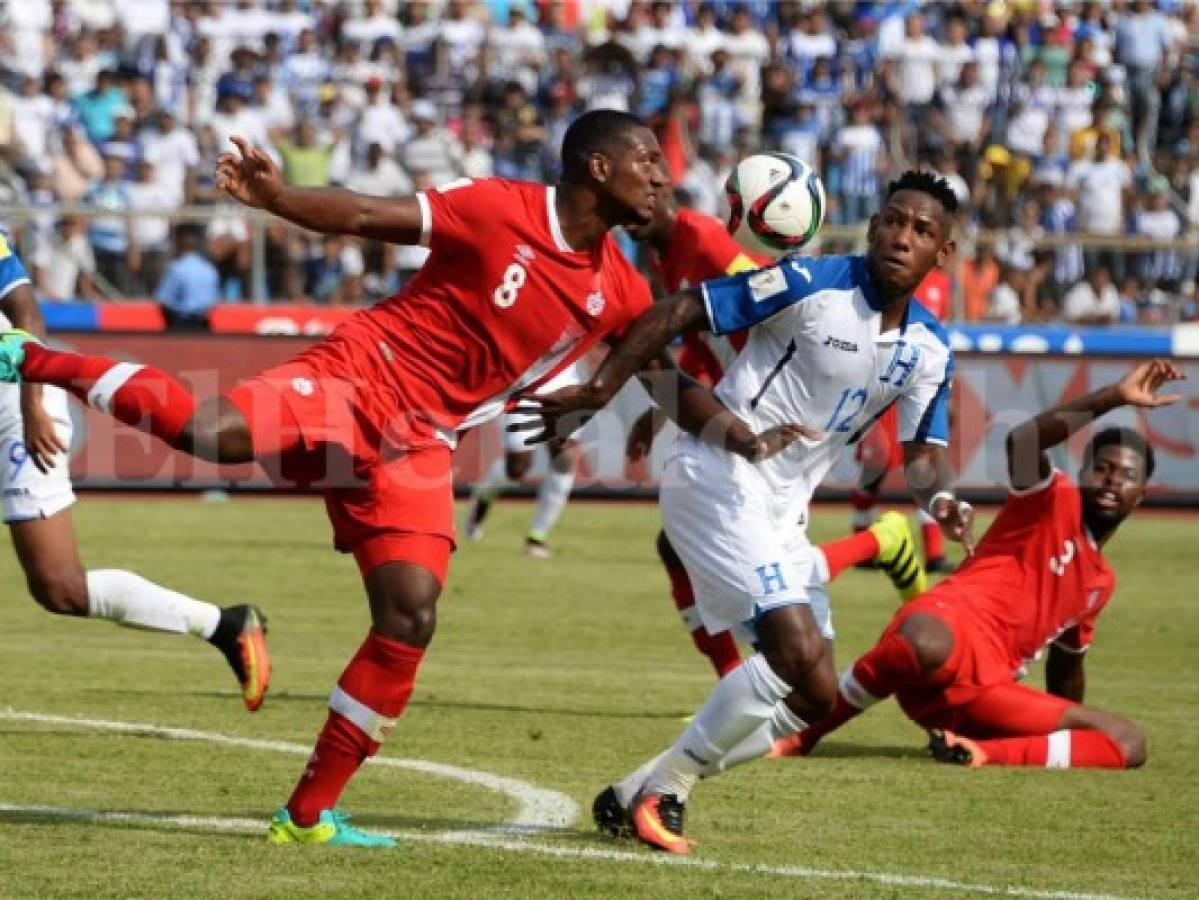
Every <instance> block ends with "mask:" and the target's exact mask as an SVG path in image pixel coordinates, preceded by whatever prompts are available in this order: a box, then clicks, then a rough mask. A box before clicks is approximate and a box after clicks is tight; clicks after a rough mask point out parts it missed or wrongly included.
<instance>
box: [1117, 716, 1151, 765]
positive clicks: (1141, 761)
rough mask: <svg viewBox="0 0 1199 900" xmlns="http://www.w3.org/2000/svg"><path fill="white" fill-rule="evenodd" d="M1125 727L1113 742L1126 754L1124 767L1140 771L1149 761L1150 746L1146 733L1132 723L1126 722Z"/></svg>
mask: <svg viewBox="0 0 1199 900" xmlns="http://www.w3.org/2000/svg"><path fill="white" fill-rule="evenodd" d="M1123 725H1124V727H1123V728H1121V729H1120V733H1119V734H1116V735H1114V736H1113V737H1112V740H1114V741H1115V742H1116V743H1117V744H1118V745H1119V747H1120V750H1121V752H1122V753H1123V754H1124V767H1125V768H1126V769H1139V768H1140V767H1141V766H1143V765H1145V763H1146V762H1147V761H1148V760H1149V746H1148V743H1147V741H1146V739H1145V732H1144V731H1142V730H1141V729H1140V728H1138V727H1137V726H1136V725H1133V724H1132V723H1131V722H1124V723H1123Z"/></svg>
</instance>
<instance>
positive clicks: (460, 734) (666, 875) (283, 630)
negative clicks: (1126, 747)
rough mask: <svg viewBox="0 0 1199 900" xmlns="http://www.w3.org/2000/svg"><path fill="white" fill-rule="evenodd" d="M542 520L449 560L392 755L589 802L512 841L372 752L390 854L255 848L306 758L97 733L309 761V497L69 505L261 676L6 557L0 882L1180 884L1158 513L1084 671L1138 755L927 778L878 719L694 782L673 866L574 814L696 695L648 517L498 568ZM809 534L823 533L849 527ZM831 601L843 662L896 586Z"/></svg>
mask: <svg viewBox="0 0 1199 900" xmlns="http://www.w3.org/2000/svg"><path fill="white" fill-rule="evenodd" d="M531 511H532V510H531V507H530V506H528V505H526V504H518V503H514V504H509V505H502V506H500V507H498V508H497V509H496V511H495V513H494V516H493V521H491V522H489V530H488V535H487V539H486V540H485V541H484V542H482V543H480V544H475V545H470V546H467V547H465V548H464V549H463V550H462V551H461V552H460V553H459V554H458V556H457V559H456V560H455V563H454V569H453V572H452V575H451V583H450V587H449V588H448V590H447V592H446V594H445V596H444V597H443V600H442V605H441V612H440V628H439V631H438V635H437V639H436V640H435V642H434V645H433V648H432V651H431V653H430V655H429V658H428V661H427V662H426V664H425V666H424V669H423V671H422V677H421V681H420V682H419V684H418V687H417V690H416V694H415V696H414V699H413V703H412V705H411V706H410V708H409V710H408V713H407V714H406V715H405V717H404V718H403V720H402V722H401V724H400V726H399V728H397V730H396V733H395V734H394V735H393V737H392V739H391V741H390V743H389V744H388V745H387V746H385V747H384V751H383V752H384V754H385V755H387V756H392V757H402V758H405V759H412V760H426V761H431V762H436V763H445V764H450V765H453V766H459V767H465V768H468V769H471V770H474V771H476V772H481V773H490V774H491V775H494V776H503V777H506V778H509V779H518V780H520V781H521V782H526V783H528V784H530V785H534V786H536V787H538V788H541V789H543V790H548V791H555V792H560V793H561V794H564V795H566V796H567V797H569V798H573V800H574V801H575V802H576V803H577V804H578V807H579V812H580V815H579V817H578V819H577V820H576V821H574V822H573V824H571V825H570V826H569V827H566V828H560V829H557V830H553V831H548V832H544V833H536V834H533V835H511V834H509V835H503V834H500V833H498V832H496V831H495V830H494V829H495V827H496V826H500V825H503V824H504V823H505V822H507V821H510V820H511V819H512V818H513V817H514V816H516V815H517V814H518V811H519V806H518V803H517V801H516V800H515V799H513V798H512V797H511V796H508V795H506V794H504V793H503V792H497V791H495V790H492V789H489V788H487V787H480V786H478V785H475V784H470V783H467V782H464V781H462V780H459V779H455V778H450V777H445V776H444V775H441V774H431V773H428V772H421V771H412V770H407V769H401V768H394V767H392V768H388V767H384V766H374V767H371V768H368V769H366V770H364V772H363V773H362V774H361V775H360V776H359V777H358V778H357V780H356V781H355V782H354V783H353V784H352V785H351V788H350V790H349V791H348V793H347V795H346V796H345V798H344V805H345V807H346V808H348V809H350V810H351V811H353V812H354V813H355V814H356V821H358V822H360V823H361V824H363V825H366V826H368V827H375V828H380V829H386V830H394V831H397V832H402V833H404V834H406V835H408V838H407V839H406V840H404V841H403V842H402V844H401V847H400V848H399V849H398V850H395V851H382V852H370V851H355V850H342V851H329V850H322V849H321V848H294V847H289V848H270V847H268V846H267V845H266V843H265V842H264V840H263V829H264V827H265V822H266V820H267V818H268V817H269V815H270V814H271V813H272V812H273V811H274V809H275V808H276V807H277V806H278V805H279V804H280V803H281V802H282V801H283V800H284V799H286V797H287V795H288V793H289V792H290V790H291V787H292V784H293V781H294V779H295V777H296V776H297V774H298V772H299V770H300V767H301V765H302V762H303V756H302V755H298V753H299V752H302V751H300V750H296V751H294V752H290V753H289V752H285V751H286V749H287V748H286V747H281V748H280V747H276V748H273V749H267V748H264V747H263V746H262V745H255V746H246V745H241V746H238V745H235V744H233V743H231V742H228V741H226V742H225V743H214V742H213V741H212V739H210V738H206V737H205V736H204V735H193V736H192V737H193V739H189V740H181V739H171V738H170V736H169V735H166V734H164V733H162V732H160V731H154V730H148V729H141V730H133V731H125V732H120V731H114V730H112V729H113V728H115V727H116V726H113V725H110V724H106V723H112V722H123V723H140V724H143V725H148V726H155V727H157V728H162V727H172V728H179V729H195V730H198V731H201V732H205V733H218V734H219V735H224V736H228V737H231V738H242V739H249V740H258V741H274V742H286V743H288V744H294V745H298V746H299V747H301V748H307V747H308V746H309V745H310V743H311V741H312V738H313V737H314V735H315V733H316V730H317V729H318V727H319V725H320V723H321V722H322V721H323V719H324V706H325V699H326V697H327V694H328V691H329V688H330V686H331V685H332V684H333V682H334V680H335V679H336V677H337V675H338V673H339V672H340V670H341V668H342V666H343V665H344V663H345V662H346V660H347V659H348V658H349V656H350V655H351V654H352V653H353V651H354V649H355V648H356V647H357V645H358V643H359V641H360V640H361V638H362V635H363V633H364V630H365V628H366V624H367V616H366V604H365V602H364V600H363V598H362V595H361V591H360V587H359V584H358V577H357V573H356V570H355V569H354V567H353V564H352V562H351V561H349V560H348V559H345V558H340V557H338V556H336V555H335V554H333V553H332V552H330V551H329V550H327V544H328V531H327V527H326V524H325V521H324V516H323V512H322V509H321V506H320V503H319V502H317V501H311V502H303V501H270V500H245V499H235V500H233V501H232V502H229V503H225V504H206V503H203V502H201V501H198V500H194V499H180V500H170V501H145V502H142V501H138V502H133V501H112V500H106V499H100V498H95V499H86V498H85V501H84V502H83V503H82V504H81V505H80V506H79V507H78V508H77V520H78V524H79V529H80V532H81V541H82V543H83V547H84V551H85V557H86V559H87V561H88V563H89V564H90V565H92V566H93V567H97V568H100V567H125V568H130V569H133V570H135V571H137V572H139V573H141V574H143V575H145V576H147V577H149V578H153V579H155V580H157V581H160V582H161V583H164V584H166V585H169V586H172V587H175V588H178V589H180V590H184V591H188V592H190V593H193V594H195V595H197V596H200V597H204V598H209V599H214V600H218V601H221V602H238V601H242V600H252V601H254V602H256V603H259V604H261V605H262V606H263V607H265V608H266V610H267V611H268V613H269V615H270V616H271V624H272V631H271V638H272V649H273V652H274V658H275V666H276V668H275V681H274V687H273V691H272V693H271V695H270V696H269V698H268V700H267V703H266V705H265V706H264V708H263V709H262V711H261V712H259V713H258V714H256V715H254V716H250V715H247V714H246V713H245V712H244V711H243V710H242V707H241V704H240V701H239V699H238V698H237V696H236V694H235V693H234V691H233V689H232V688H233V685H232V679H231V678H230V677H229V674H228V672H227V670H226V669H225V668H224V663H223V661H222V660H221V659H220V657H219V656H218V654H216V652H215V651H213V650H211V649H210V648H208V647H207V646H205V645H204V644H202V643H201V642H199V641H196V640H194V639H187V638H178V637H169V636H162V635H152V634H146V633H139V632H132V631H128V630H125V629H118V628H115V627H113V626H111V625H109V624H108V623H96V622H81V621H70V620H64V619H56V618H53V617H51V616H48V615H46V614H45V613H43V612H42V611H41V610H40V609H38V608H37V607H35V606H34V604H33V603H32V602H30V601H29V600H28V599H27V598H26V597H25V594H24V585H23V582H22V581H21V579H20V575H19V570H18V569H17V566H16V563H15V561H14V559H13V558H12V555H11V553H2V554H0V577H3V584H5V585H7V588H6V590H5V591H4V601H3V603H2V604H0V641H2V644H0V646H2V647H3V672H4V675H3V684H4V689H3V696H2V699H0V897H4V898H10V897H60V896H78V897H88V898H94V897H122V898H124V897H153V898H161V897H220V898H233V897H237V898H240V897H299V896H324V897H330V898H342V897H373V898H383V897H438V898H440V897H459V896H461V897H473V896H484V895H486V896H502V897H559V896H587V897H611V896H621V895H626V896H654V897H656V898H657V897H662V898H664V897H697V896H698V897H746V896H754V897H758V896H777V897H847V898H849V897H852V898H859V897H919V896H962V895H974V894H979V893H985V892H987V891H988V890H989V891H991V892H1000V893H1004V892H1007V891H1008V889H1009V888H1011V889H1013V891H1014V892H1015V893H1016V894H1017V895H1023V896H1050V895H1054V896H1063V895H1064V894H1065V893H1070V894H1079V893H1090V894H1096V893H1098V894H1112V895H1118V896H1139V897H1153V898H1157V897H1167V896H1178V897H1182V896H1196V893H1197V892H1199V887H1197V886H1196V885H1197V884H1199V841H1197V840H1196V835H1199V821H1197V818H1199V816H1197V810H1199V791H1197V790H1196V787H1195V780H1196V776H1197V775H1199V771H1197V766H1196V759H1197V756H1199V713H1197V712H1196V700H1197V699H1199V693H1197V691H1196V666H1195V658H1196V650H1197V649H1199V639H1197V635H1199V611H1197V609H1196V604H1195V601H1194V598H1195V596H1196V594H1195V580H1196V577H1197V576H1199V557H1197V556H1196V553H1195V549H1194V547H1195V542H1194V538H1193V535H1194V531H1195V524H1194V520H1191V519H1186V518H1165V517H1152V516H1147V517H1145V518H1143V519H1141V520H1140V521H1136V522H1134V523H1131V524H1130V525H1129V526H1127V527H1126V530H1125V532H1124V533H1123V534H1121V535H1120V536H1119V537H1118V538H1117V539H1116V540H1115V542H1114V544H1113V545H1112V547H1111V549H1110V556H1111V558H1112V560H1113V562H1114V565H1115V567H1116V569H1117V571H1118V573H1119V576H1120V588H1119V590H1118V591H1117V594H1116V599H1115V600H1114V601H1113V604H1112V606H1111V607H1110V608H1109V610H1108V612H1107V613H1105V615H1104V617H1103V620H1102V621H1101V623H1100V628H1099V636H1098V641H1097V645H1096V648H1095V650H1094V651H1093V653H1092V656H1091V658H1090V662H1089V666H1090V669H1089V673H1088V674H1089V685H1090V694H1089V699H1090V700H1091V701H1092V702H1094V703H1096V704H1098V705H1101V706H1106V707H1109V708H1112V709H1115V710H1118V711H1123V712H1125V713H1126V714H1128V715H1130V716H1131V717H1133V718H1134V719H1136V720H1137V721H1139V722H1140V723H1142V724H1143V725H1144V726H1145V728H1146V729H1147V730H1148V733H1149V745H1150V761H1149V764H1148V766H1147V767H1146V768H1145V769H1143V770H1141V771H1138V772H1127V773H1125V772H1094V773H1087V772H1056V771H1055V772H1046V771H1037V770H1010V769H1009V770H1000V769H986V770H982V771H966V770H961V769H955V768H949V767H942V766H937V765H936V764H934V763H932V762H930V761H928V760H926V759H925V758H924V755H923V753H922V750H921V747H922V740H921V738H922V735H921V733H920V732H919V731H918V730H917V729H916V727H915V726H912V725H910V724H908V723H907V722H906V721H905V720H904V719H903V718H902V717H901V716H900V715H899V714H898V712H897V711H896V709H895V708H894V707H893V706H890V705H888V706H884V707H881V708H880V709H878V710H877V711H874V712H872V713H871V714H870V715H868V716H865V717H863V718H861V719H859V720H857V721H856V722H854V723H851V725H850V726H848V727H847V728H846V729H844V730H843V731H842V732H840V733H838V734H837V735H834V736H833V737H831V738H830V739H829V740H828V741H827V742H826V744H825V745H824V746H822V748H821V750H820V751H819V752H818V754H817V755H816V756H815V757H813V758H811V759H808V760H789V761H783V762H762V763H758V764H753V765H749V766H746V767H743V768H740V769H737V770H736V771H734V772H732V773H730V774H728V775H726V776H724V777H722V778H720V779H716V780H714V781H711V782H705V783H703V784H701V785H700V786H699V787H698V788H697V790H696V792H695V794H694V796H693V798H692V803H691V805H690V807H689V810H688V815H689V821H688V831H689V833H690V834H691V835H692V836H693V837H695V838H697V839H698V840H699V841H700V846H699V848H698V850H697V852H696V854H695V856H693V857H691V858H690V859H689V861H687V862H684V863H679V861H678V860H675V859H673V858H671V859H668V858H666V857H665V856H663V855H661V854H653V853H651V852H650V851H647V850H642V849H639V848H638V847H636V846H633V845H630V844H618V843H616V842H613V841H609V840H606V839H602V838H601V837H600V836H598V835H597V834H595V833H594V832H593V830H592V828H591V825H590V820H589V816H588V814H587V809H588V807H589V804H590V800H591V797H592V796H593V794H594V793H595V792H596V790H597V789H598V788H600V787H601V786H603V785H604V784H605V783H607V781H608V780H610V779H611V778H612V777H614V776H617V775H620V774H622V773H624V772H625V771H626V770H628V769H630V768H632V767H633V765H635V764H637V763H639V762H640V761H642V760H643V759H644V758H646V757H648V756H649V755H650V754H651V753H653V752H656V751H657V750H659V749H661V748H662V747H664V746H665V745H666V744H667V743H669V742H670V741H671V740H672V739H673V738H674V736H675V735H676V734H677V732H678V730H679V729H680V728H681V727H682V723H681V721H680V717H682V716H684V715H686V714H688V713H690V712H691V711H693V710H694V708H695V707H696V706H697V705H698V704H699V703H700V702H701V701H702V699H703V698H704V696H705V695H706V693H707V691H708V690H709V688H710V687H711V684H712V676H711V674H710V672H709V670H708V667H707V663H706V661H704V660H702V659H701V658H700V657H699V656H697V655H696V654H695V652H694V650H693V649H692V647H691V644H690V642H689V641H688V640H687V638H686V636H685V634H684V632H683V630H682V627H681V625H680V624H679V623H678V621H677V618H676V615H675V613H674V611H673V607H672V606H671V604H670V601H669V598H668V597H667V594H666V580H665V577H664V576H663V574H662V573H661V571H660V568H659V566H658V563H657V560H656V557H655V556H654V552H653V536H654V533H655V531H656V529H657V522H658V518H657V510H656V509H655V508H653V507H651V506H648V505H644V506H643V505H635V506H616V505H585V504H579V505H575V506H572V507H571V508H570V509H568V511H567V514H566V517H565V519H564V521H563V523H562V526H561V528H560V530H559V532H558V534H557V535H556V536H555V537H556V546H557V547H558V549H559V551H560V552H559V555H558V557H557V558H556V559H554V560H551V561H548V562H537V561H531V560H527V559H525V558H524V557H523V556H522V555H520V553H519V548H520V536H521V534H522V529H523V527H524V526H525V524H526V523H527V520H528V517H529V516H530V515H531ZM814 518H815V523H814V527H813V533H814V536H815V537H816V538H819V539H827V538H831V537H834V536H837V535H839V534H840V532H841V529H842V527H843V525H844V521H845V518H846V517H845V515H844V513H843V512H841V511H839V510H830V511H822V510H818V511H817V513H816V515H815V517H814ZM833 597H834V609H835V615H836V621H837V625H838V630H839V643H838V662H839V666H843V665H844V664H846V663H848V662H849V661H850V660H852V658H853V655H854V654H856V653H858V652H860V651H861V650H863V649H865V648H866V647H867V646H868V645H869V643H870V642H871V641H872V640H873V638H874V637H875V636H876V635H877V632H878V631H879V629H880V628H881V627H882V625H883V624H884V623H885V621H886V619H887V617H888V615H889V613H890V611H891V610H892V609H893V606H894V601H893V600H892V598H891V595H890V592H889V589H888V587H887V586H886V584H885V582H884V581H883V579H882V577H881V576H878V575H875V574H871V573H858V572H854V573H851V574H848V575H847V576H845V577H844V578H843V579H842V580H841V581H840V582H839V583H837V584H836V585H835V586H834V588H833ZM1032 679H1033V683H1035V684H1040V679H1041V673H1040V671H1039V670H1038V671H1036V672H1034V673H1033V675H1032ZM26 714H33V715H36V716H38V717H40V718H30V717H29V715H26ZM68 718H69V719H87V720H92V721H91V722H83V721H68V720H67V719H68ZM201 737H204V738H205V739H202V740H201V739H195V738H201ZM554 796H556V795H554ZM35 807H36V808H45V809H42V810H41V811H37V810H35V809H34V808H35ZM555 809H556V810H557V811H558V813H559V814H561V811H562V807H561V800H559V801H558V805H557V806H556V807H555ZM116 814H123V815H116ZM484 829H492V830H491V831H484ZM652 863H664V864H663V865H652ZM937 879H942V881H938V880H937ZM1053 892H1063V894H1055V893H1053Z"/></svg>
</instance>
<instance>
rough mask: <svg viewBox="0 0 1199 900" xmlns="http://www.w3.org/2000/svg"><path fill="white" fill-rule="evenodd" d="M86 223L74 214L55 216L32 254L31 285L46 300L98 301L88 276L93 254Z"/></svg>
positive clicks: (92, 267)
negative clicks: (49, 230) (50, 230)
mask: <svg viewBox="0 0 1199 900" xmlns="http://www.w3.org/2000/svg"><path fill="white" fill-rule="evenodd" d="M87 230H88V228H87V222H85V221H84V220H83V219H82V218H80V217H78V216H66V217H64V218H62V219H59V220H58V222H57V223H56V225H55V229H54V233H53V235H51V236H50V238H49V240H47V241H44V242H39V243H38V246H37V250H36V251H35V253H34V257H33V286H34V290H36V291H37V294H38V296H39V297H43V298H45V299H46V300H57V301H63V300H91V301H97V300H100V299H101V297H100V294H99V292H98V291H97V290H96V285H95V282H94V281H93V280H92V276H93V275H94V274H95V272H96V257H95V254H93V253H92V245H91V243H90V242H89V241H88V238H87Z"/></svg>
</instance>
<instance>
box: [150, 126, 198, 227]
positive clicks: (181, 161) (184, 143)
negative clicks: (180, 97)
mask: <svg viewBox="0 0 1199 900" xmlns="http://www.w3.org/2000/svg"><path fill="white" fill-rule="evenodd" d="M142 153H143V157H144V159H145V160H146V161H148V162H149V163H150V164H151V165H152V166H153V167H154V173H155V177H156V178H157V180H158V184H159V186H160V187H161V188H162V190H163V191H164V192H165V193H166V194H168V195H169V196H170V200H169V202H168V204H167V205H168V206H190V205H191V204H192V203H194V202H195V198H196V170H197V167H198V166H199V164H200V147H199V144H198V143H197V142H196V136H195V134H194V133H192V131H190V130H189V129H186V128H183V127H182V126H181V125H180V124H179V120H178V119H177V118H176V116H175V113H174V112H173V111H172V110H171V109H169V108H163V109H162V110H160V111H159V113H158V128H157V130H155V131H150V132H148V133H146V134H144V135H143V137H142Z"/></svg>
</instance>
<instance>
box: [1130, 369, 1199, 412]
mask: <svg viewBox="0 0 1199 900" xmlns="http://www.w3.org/2000/svg"><path fill="white" fill-rule="evenodd" d="M1186 377H1187V375H1186V372H1184V371H1183V370H1182V369H1181V368H1179V367H1178V366H1177V365H1175V364H1174V363H1172V362H1170V361H1169V360H1168V359H1154V360H1149V361H1147V362H1143V363H1140V364H1138V365H1136V366H1134V367H1133V368H1132V370H1131V371H1130V372H1129V373H1128V374H1127V375H1125V376H1124V377H1123V378H1121V379H1120V381H1118V382H1117V383H1116V386H1115V387H1116V393H1117V395H1118V396H1119V398H1120V403H1121V404H1122V405H1124V406H1141V407H1147V408H1151V409H1152V408H1155V407H1158V406H1169V405H1170V404H1171V403H1177V402H1178V400H1179V399H1180V395H1178V394H1158V391H1159V390H1160V389H1161V387H1162V385H1164V384H1166V383H1167V382H1169V381H1182V380H1184V379H1185V378H1186Z"/></svg>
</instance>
